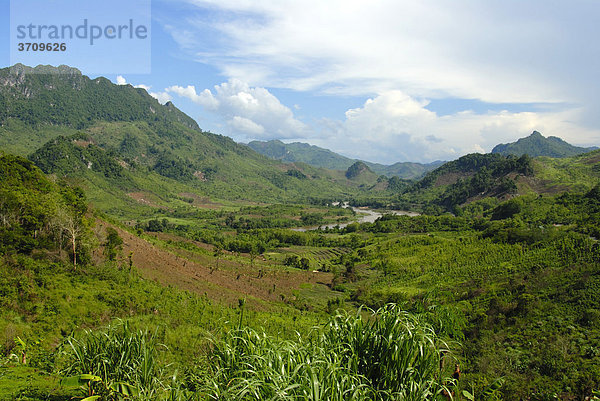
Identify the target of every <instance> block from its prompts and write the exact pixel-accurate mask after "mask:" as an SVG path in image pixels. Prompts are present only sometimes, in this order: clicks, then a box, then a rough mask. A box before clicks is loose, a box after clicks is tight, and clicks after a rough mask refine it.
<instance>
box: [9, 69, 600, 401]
mask: <svg viewBox="0 0 600 401" xmlns="http://www.w3.org/2000/svg"><path fill="white" fill-rule="evenodd" d="M27 68H28V67H24V66H16V67H15V70H16V72H13V73H10V72H9V71H8V70H2V71H0V83H3V84H4V85H0V95H1V96H0V105H1V104H4V105H7V107H5V108H4V109H3V108H0V113H2V114H0V119H1V120H2V127H0V142H1V143H2V146H3V149H7V150H11V151H14V152H16V153H18V154H20V155H21V156H13V155H10V154H4V153H3V154H1V155H0V400H4V399H6V400H13V399H22V400H53V401H66V400H68V399H72V398H84V397H88V398H87V399H89V400H96V399H97V400H122V399H140V400H205V399H274V400H286V399H314V400H317V399H344V400H351V399H352V400H354V399H358V400H411V399H414V400H446V399H450V398H451V399H464V400H500V399H503V400H521V399H529V400H564V401H571V400H575V399H581V400H584V399H593V398H592V397H594V396H597V395H598V390H600V370H599V366H600V363H599V361H600V352H599V351H598V350H599V349H600V307H599V305H600V298H599V295H598V294H600V268H599V267H600V256H599V255H600V248H599V244H598V238H600V224H599V222H600V168H598V166H599V163H600V157H599V155H600V153H599V152H600V151H594V152H590V153H586V154H583V155H577V156H573V157H568V158H562V159H553V158H549V157H538V158H532V157H529V156H527V155H523V156H520V157H516V156H503V155H500V154H488V155H479V154H473V155H467V156H464V157H461V158H460V159H458V160H456V161H453V162H450V163H446V164H444V165H443V166H441V167H439V168H438V169H436V170H434V171H431V172H429V173H428V174H427V175H426V176H425V177H424V178H423V179H422V180H420V181H408V180H403V179H400V178H398V177H392V178H387V177H384V176H379V177H378V176H377V175H376V174H375V173H373V171H375V170H373V171H371V167H370V165H368V164H366V163H363V162H355V161H353V164H352V165H351V166H350V168H348V171H347V176H346V175H345V174H344V172H343V171H328V170H324V169H317V168H314V167H311V166H308V165H306V164H303V163H295V164H287V165H286V164H281V163H279V162H276V161H273V160H268V159H266V158H265V157H263V156H260V155H258V154H256V153H254V152H253V151H252V150H250V149H249V148H248V147H244V146H240V145H238V144H236V143H235V142H233V141H232V140H231V139H229V138H226V137H223V136H219V135H214V134H211V133H207V132H203V131H201V130H200V129H199V128H198V127H197V126H195V123H193V121H191V120H190V119H189V117H187V116H185V115H184V114H183V113H181V112H180V111H178V110H177V109H176V108H175V107H174V106H173V105H172V104H167V105H165V106H161V105H160V104H158V103H157V102H156V101H155V100H154V99H152V98H150V97H149V96H148V95H147V94H146V93H145V91H143V90H138V89H134V88H132V87H130V86H123V87H116V86H115V85H112V84H111V83H110V82H108V81H107V80H104V79H102V78H99V79H97V80H89V79H88V78H86V77H83V76H82V75H81V74H80V73H79V72H78V71H76V70H73V69H68V67H60V71H61V72H63V73H64V74H63V75H52V74H25V72H27ZM40 69H41V70H40ZM44 69H49V70H48V71H47V72H53V71H54V70H52V68H51V67H38V72H44ZM54 72H56V71H54ZM100 97H102V99H99V98H100ZM48 104H53V105H54V106H50V107H49V106H48ZM92 108H94V110H91V109H92ZM19 135H22V136H23V138H22V139H23V140H22V141H17V140H15V137H16V136H19ZM22 156H28V157H29V159H26V158H24V157H22ZM36 166H37V167H36ZM44 173H46V174H44ZM88 199H89V200H90V203H89V204H88ZM345 201H347V202H349V204H350V205H369V206H372V207H378V208H381V209H382V210H383V211H385V209H389V208H402V209H404V208H406V209H410V210H418V211H421V212H425V213H424V214H422V215H418V216H413V217H410V216H405V215H403V216H398V215H392V214H386V215H383V217H381V218H379V219H378V220H376V221H375V222H372V223H359V222H358V221H357V219H358V217H359V216H358V214H360V213H357V212H360V211H359V210H357V211H356V212H355V211H354V210H353V209H350V208H344V207H342V206H340V205H341V204H343V203H344V202H345ZM334 205H337V206H334Z"/></svg>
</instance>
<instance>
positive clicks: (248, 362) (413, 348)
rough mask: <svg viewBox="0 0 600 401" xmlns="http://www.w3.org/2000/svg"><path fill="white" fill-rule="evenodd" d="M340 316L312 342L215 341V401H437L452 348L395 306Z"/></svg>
mask: <svg viewBox="0 0 600 401" xmlns="http://www.w3.org/2000/svg"><path fill="white" fill-rule="evenodd" d="M371 312H372V313H371V316H369V317H368V318H363V317H362V315H363V313H364V312H363V311H359V312H358V313H357V314H354V315H349V314H338V315H336V316H334V317H333V318H332V319H331V321H330V322H329V323H328V324H327V325H326V326H325V327H324V328H323V329H321V330H318V331H316V332H315V333H314V334H313V335H311V336H309V337H308V338H306V339H303V338H301V337H300V336H299V337H298V339H297V340H296V341H278V340H276V339H274V338H272V337H269V336H267V335H265V334H262V333H258V332H256V331H254V330H251V329H248V328H244V329H237V330H232V331H231V332H229V333H227V334H226V336H225V338H224V339H223V340H221V341H214V346H213V349H212V353H211V359H210V360H211V363H212V369H213V372H212V373H213V375H212V376H211V377H210V378H209V379H208V380H207V381H206V383H205V388H204V391H205V392H206V394H207V396H208V397H209V398H210V399H234V400H297V399H302V400H311V401H317V400H333V401H336V400H367V399H368V400H429V399H435V397H436V395H437V394H439V393H440V392H441V391H442V389H444V384H443V383H449V382H451V380H450V378H449V377H442V372H441V371H440V366H441V365H442V364H441V363H440V362H441V361H440V358H441V355H443V354H444V353H446V352H447V351H448V347H447V345H446V344H445V343H444V342H443V341H441V340H440V339H438V338H437V336H436V334H435V332H434V331H433V330H432V329H431V327H429V326H428V325H427V324H425V323H424V322H423V321H421V320H420V319H418V318H417V317H415V316H413V315H410V314H408V313H405V312H402V311H401V310H400V309H399V308H398V307H397V306H395V305H387V306H385V307H383V308H381V309H379V310H377V311H375V312H373V311H371Z"/></svg>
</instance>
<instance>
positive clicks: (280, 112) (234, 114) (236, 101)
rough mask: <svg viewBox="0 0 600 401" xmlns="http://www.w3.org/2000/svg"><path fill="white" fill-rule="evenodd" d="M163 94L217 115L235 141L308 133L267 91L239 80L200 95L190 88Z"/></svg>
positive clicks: (172, 89) (168, 89) (223, 84)
mask: <svg viewBox="0 0 600 401" xmlns="http://www.w3.org/2000/svg"><path fill="white" fill-rule="evenodd" d="M166 92H168V93H172V94H176V95H178V96H182V97H186V98H188V99H190V100H192V101H193V102H195V103H197V104H199V105H201V106H203V107H204V108H206V109H207V110H209V111H212V112H215V113H217V114H218V115H220V116H221V117H222V118H223V119H224V120H225V121H226V122H227V124H228V127H229V129H230V130H231V132H229V134H230V135H232V136H233V137H234V138H235V139H237V140H247V139H273V138H296V137H299V136H303V135H307V134H309V133H310V129H309V127H307V126H306V125H305V124H304V123H303V122H302V121H300V120H298V119H296V118H295V117H294V113H293V112H292V110H290V109H289V108H288V107H287V106H284V105H283V104H281V102H280V101H279V99H277V97H275V96H274V95H273V94H272V93H270V92H269V91H268V90H267V89H265V88H259V87H250V86H249V85H248V84H247V83H244V82H242V81H240V80H236V79H232V80H229V81H228V82H224V83H222V84H220V85H215V87H214V90H213V91H211V90H209V89H204V90H203V91H202V92H200V94H198V93H197V91H196V88H195V87H194V86H192V85H189V86H186V87H183V86H171V87H169V88H167V89H166Z"/></svg>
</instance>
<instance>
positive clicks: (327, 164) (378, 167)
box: [248, 140, 442, 179]
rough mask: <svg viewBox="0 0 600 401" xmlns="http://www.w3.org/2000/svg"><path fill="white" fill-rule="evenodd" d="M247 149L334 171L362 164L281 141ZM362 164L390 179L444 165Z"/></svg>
mask: <svg viewBox="0 0 600 401" xmlns="http://www.w3.org/2000/svg"><path fill="white" fill-rule="evenodd" d="M248 146H249V147H251V148H252V149H254V150H255V151H257V152H258V153H260V154H262V155H265V156H267V157H269V158H271V159H276V160H281V161H283V162H287V163H293V162H302V163H306V164H310V165H311V166H315V167H323V168H327V169H331V170H346V169H348V168H349V167H350V166H351V165H353V164H354V163H355V162H357V161H359V160H357V159H350V158H348V157H345V156H342V155H340V154H337V153H335V152H332V151H330V150H328V149H323V148H320V147H318V146H314V145H310V144H307V143H300V142H293V143H283V142H281V141H279V140H271V141H252V142H250V143H249V144H248ZM361 161H362V160H361ZM362 162H363V163H365V164H366V165H367V166H369V168H370V169H371V170H372V171H373V172H375V173H377V174H379V175H385V176H387V177H394V176H397V177H400V178H405V179H416V178H419V177H421V176H423V175H424V174H425V173H426V172H427V171H430V170H432V169H434V168H435V167H437V166H439V165H441V164H442V162H433V163H429V164H421V163H412V162H398V163H394V164H392V165H384V164H379V163H372V162H366V161H362Z"/></svg>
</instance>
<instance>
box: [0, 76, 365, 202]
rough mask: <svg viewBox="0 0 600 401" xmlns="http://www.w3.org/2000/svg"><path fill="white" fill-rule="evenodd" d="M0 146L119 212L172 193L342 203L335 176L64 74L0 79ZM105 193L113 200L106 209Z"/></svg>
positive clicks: (117, 89) (99, 82)
mask: <svg viewBox="0 0 600 401" xmlns="http://www.w3.org/2000/svg"><path fill="white" fill-rule="evenodd" d="M0 103H1V104H4V105H6V107H2V108H1V111H0V113H1V114H0V122H1V127H0V146H2V148H3V149H4V150H6V151H9V152H13V153H16V154H20V155H28V154H32V156H31V157H32V159H33V160H34V161H35V162H36V163H37V164H38V165H39V166H41V167H42V168H43V170H44V171H45V172H46V173H52V174H57V175H59V176H61V177H62V176H67V177H71V178H74V179H77V180H83V181H84V182H82V183H81V185H82V186H83V187H84V188H86V191H87V192H88V194H89V196H90V199H91V200H92V201H93V202H94V203H95V204H98V205H99V207H100V208H102V209H104V210H106V209H105V208H104V204H107V203H108V204H111V205H112V206H116V207H119V208H121V209H126V206H131V205H132V203H131V202H130V201H131V199H128V198H129V197H128V196H127V194H130V193H140V192H144V193H147V195H148V197H152V198H158V199H159V200H160V201H159V202H158V203H159V204H162V206H164V207H167V206H169V207H173V206H174V204H173V202H172V201H173V198H176V197H177V196H178V194H179V193H188V192H190V193H196V194H198V195H199V196H208V197H214V198H217V199H224V200H230V201H236V200H243V201H252V202H254V201H260V200H262V201H275V200H279V201H290V200H292V199H293V200H295V201H301V200H308V199H310V198H311V197H314V198H319V199H322V198H328V197H329V198H331V197H345V196H349V195H351V193H352V192H354V191H356V187H357V186H356V185H355V184H354V183H352V182H351V181H350V180H347V179H346V178H345V177H344V176H343V173H341V172H337V173H336V172H330V171H328V170H325V169H317V168H314V167H310V166H308V165H305V164H298V165H291V166H290V165H287V164H282V163H280V162H277V161H273V160H269V159H267V158H265V157H264V156H261V155H259V154H257V153H256V152H254V151H252V150H251V149H249V148H248V147H246V146H242V145H238V144H236V143H235V142H234V141H233V140H231V139H230V138H227V137H224V136H221V135H215V134H212V133H209V132H204V131H202V130H201V129H200V128H199V127H198V126H197V124H196V123H195V122H194V121H193V120H192V119H191V118H189V117H188V116H186V115H185V114H184V113H182V112H181V111H179V110H178V109H177V108H176V107H175V106H174V105H173V104H172V103H167V104H166V105H164V106H163V105H161V104H159V103H158V101H156V100H155V99H154V98H152V97H151V96H150V95H148V93H147V92H146V91H145V90H143V89H136V88H133V87H132V86H130V85H124V86H120V85H114V84H112V83H111V82H110V81H108V80H107V79H104V78H97V79H94V80H91V79H89V78H88V77H86V76H83V75H82V74H81V73H80V72H79V71H78V70H76V69H74V68H70V67H66V66H61V67H58V68H54V67H49V66H39V67H36V68H35V69H31V68H30V67H25V66H22V65H16V66H14V67H12V68H5V69H3V70H0ZM106 194H109V198H110V197H112V198H113V199H111V200H110V202H106V201H107V198H106Z"/></svg>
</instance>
